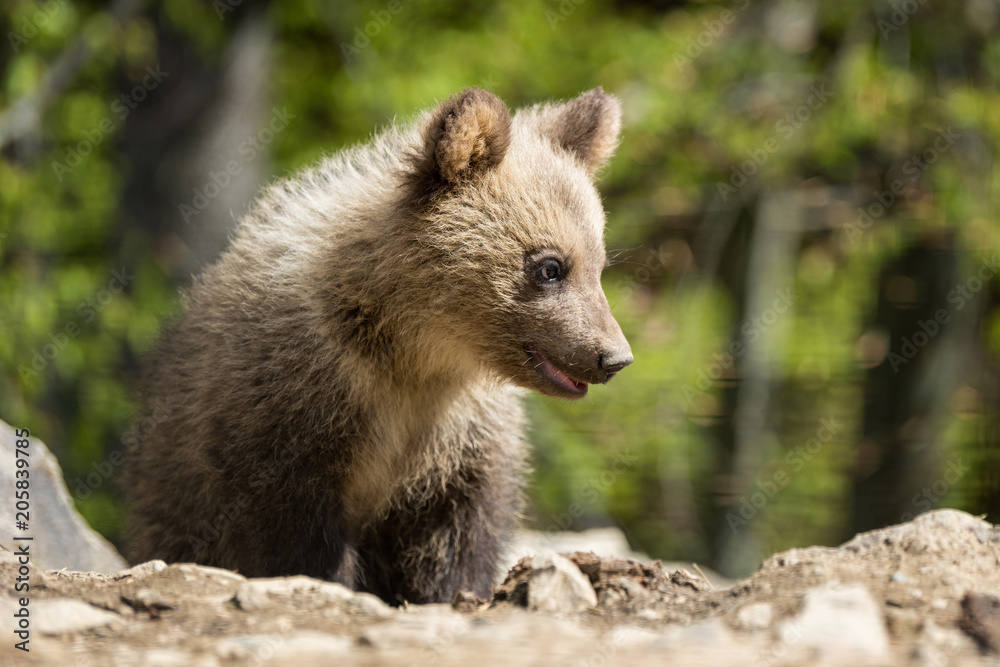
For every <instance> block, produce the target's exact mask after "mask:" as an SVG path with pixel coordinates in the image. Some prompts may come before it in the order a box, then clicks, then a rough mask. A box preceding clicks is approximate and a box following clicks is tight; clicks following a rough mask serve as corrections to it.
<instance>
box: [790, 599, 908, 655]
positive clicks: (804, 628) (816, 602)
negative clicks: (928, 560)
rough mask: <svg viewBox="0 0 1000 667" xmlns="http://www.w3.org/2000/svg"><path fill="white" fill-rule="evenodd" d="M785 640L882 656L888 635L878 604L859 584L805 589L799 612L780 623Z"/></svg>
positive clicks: (826, 649) (831, 650) (824, 649)
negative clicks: (791, 618) (797, 614)
mask: <svg viewBox="0 0 1000 667" xmlns="http://www.w3.org/2000/svg"><path fill="white" fill-rule="evenodd" d="M781 638H782V641H784V642H785V643H786V644H789V645H792V646H794V645H800V646H804V647H811V648H817V649H820V650H821V652H823V653H837V652H848V653H852V654H858V655H859V656H861V657H864V658H867V659H872V660H881V659H885V658H886V657H887V656H888V655H889V637H888V635H887V634H886V630H885V619H884V618H883V617H882V613H881V610H880V608H879V605H878V604H877V603H876V602H875V599H874V598H873V597H872V594H871V593H870V592H869V591H868V589H867V588H865V587H864V586H861V585H860V584H850V585H843V586H836V587H824V588H813V589H810V590H809V591H806V595H805V604H804V606H803V609H802V613H800V614H799V616H798V617H796V618H795V619H793V620H791V621H789V622H787V623H785V624H784V625H783V626H782V630H781Z"/></svg>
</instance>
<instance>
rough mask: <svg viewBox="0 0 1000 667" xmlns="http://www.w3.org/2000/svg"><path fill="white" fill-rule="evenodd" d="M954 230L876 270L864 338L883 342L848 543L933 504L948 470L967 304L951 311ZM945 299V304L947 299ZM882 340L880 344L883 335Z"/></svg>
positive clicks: (871, 386) (859, 456)
mask: <svg viewBox="0 0 1000 667" xmlns="http://www.w3.org/2000/svg"><path fill="white" fill-rule="evenodd" d="M955 244H956V241H955V238H954V236H953V235H952V234H937V235H934V236H928V237H925V238H923V239H921V240H920V241H919V242H918V243H916V244H915V245H913V246H912V247H910V248H909V249H907V250H906V251H905V252H904V253H903V255H902V256H900V257H899V258H897V259H895V260H893V261H891V262H890V263H889V264H888V265H887V266H885V268H884V269H883V270H882V272H881V275H880V276H879V281H878V305H877V307H876V313H875V318H874V322H872V325H871V327H870V328H869V333H868V335H873V336H878V337H882V340H884V341H886V344H887V345H888V351H887V355H886V358H885V360H884V361H883V362H882V363H880V364H878V365H877V366H874V367H873V368H870V369H869V370H868V371H867V372H866V374H865V375H866V377H865V390H864V415H863V420H862V434H861V436H862V437H861V442H860V444H859V446H858V450H857V452H856V468H855V479H854V485H853V509H852V513H851V516H850V522H849V524H848V525H847V526H846V531H845V537H849V536H851V535H854V534H856V533H858V532H862V531H866V530H872V529H876V528H881V527H883V526H886V525H892V524H896V523H900V522H901V521H906V520H909V519H910V518H912V517H913V516H915V515H916V514H919V513H920V512H922V511H926V510H929V509H931V508H932V507H936V506H937V504H938V501H940V499H941V495H943V494H941V493H940V490H941V485H938V486H937V491H935V482H936V481H937V480H938V479H940V478H941V477H942V474H944V473H945V472H946V466H945V464H944V463H943V462H942V461H941V457H940V452H939V450H938V446H937V442H938V436H939V433H940V430H941V427H942V423H943V419H942V418H943V417H944V416H945V415H946V414H947V411H948V408H949V397H950V395H951V393H952V389H953V388H954V384H955V379H956V377H957V375H958V372H959V369H960V368H961V366H962V358H963V350H962V349H961V348H962V345H961V343H962V341H963V339H964V338H965V336H964V335H963V334H964V332H965V331H967V327H966V321H967V319H968V317H967V316H968V315H969V314H970V313H971V311H973V310H974V308H971V307H969V306H971V304H966V307H965V308H962V309H958V308H957V303H956V301H955V296H954V295H955V292H953V291H952V290H954V289H955V288H956V287H957V286H958V285H959V284H960V280H959V274H958V252H957V249H956V247H955ZM949 294H951V295H952V299H949ZM886 337H887V338H886Z"/></svg>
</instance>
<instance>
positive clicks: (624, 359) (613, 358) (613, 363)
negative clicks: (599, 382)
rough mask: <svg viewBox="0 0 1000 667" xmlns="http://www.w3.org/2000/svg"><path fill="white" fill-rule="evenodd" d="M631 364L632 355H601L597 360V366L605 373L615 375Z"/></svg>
mask: <svg viewBox="0 0 1000 667" xmlns="http://www.w3.org/2000/svg"><path fill="white" fill-rule="evenodd" d="M631 363H632V353H631V352H629V353H627V354H622V355H611V354H602V355H601V356H600V357H598V359H597V365H598V366H600V367H601V370H602V371H605V372H607V373H617V372H618V371H620V370H621V369H623V368H625V367H626V366H628V365H629V364H631Z"/></svg>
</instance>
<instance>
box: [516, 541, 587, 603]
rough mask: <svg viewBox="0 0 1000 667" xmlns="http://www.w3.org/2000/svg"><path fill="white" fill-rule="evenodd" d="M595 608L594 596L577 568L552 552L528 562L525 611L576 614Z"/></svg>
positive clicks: (569, 561)
mask: <svg viewBox="0 0 1000 667" xmlns="http://www.w3.org/2000/svg"><path fill="white" fill-rule="evenodd" d="M595 606H597V593H595V592H594V587H593V586H591V585H590V579H588V578H587V575H585V574H584V573H583V572H581V571H580V568H578V567H577V566H576V564H574V563H573V561H571V560H569V559H568V558H566V557H565V556H560V555H559V554H556V553H552V552H551V551H549V552H546V553H542V554H539V555H537V556H535V557H533V558H532V560H531V572H530V573H529V574H528V608H529V609H531V610H532V611H544V612H550V613H575V612H581V611H585V610H587V609H590V608H591V607H595Z"/></svg>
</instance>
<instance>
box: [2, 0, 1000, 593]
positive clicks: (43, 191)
mask: <svg viewBox="0 0 1000 667" xmlns="http://www.w3.org/2000/svg"><path fill="white" fill-rule="evenodd" d="M998 18H1000V8H998V5H997V3H996V2H995V0H958V1H953V0H952V1H946V0H897V1H895V2H860V1H858V0H732V1H731V2H684V1H679V0H678V1H673V0H654V1H651V2H640V1H629V0H620V1H618V2H612V1H610V0H562V1H561V2H557V1H556V0H547V1H542V2H530V1H526V0H519V1H514V2H504V3H489V2H478V1H472V2H469V1H461V2H459V1H458V0H441V1H436V2H431V1H427V2H419V1H416V0H414V1H412V2H410V1H406V0H376V1H374V2H345V3H330V2H324V1H323V0H282V1H281V2H277V1H275V2H263V1H255V0H242V1H241V0H212V1H209V0H159V1H151V2H139V1H128V0H124V1H120V2H115V3H112V4H110V5H106V4H104V3H99V2H87V1H82V2H71V1H69V0H47V1H45V2H38V3H36V2H30V1H24V0H5V1H4V3H3V4H2V9H0V28H2V31H0V33H2V35H3V36H4V38H3V40H2V43H0V151H2V153H0V258H2V270H0V418H3V419H4V420H6V421H8V422H9V423H11V424H13V425H15V426H17V427H27V428H30V429H31V432H32V434H34V435H37V436H39V437H40V438H41V439H43V440H44V441H45V442H47V443H48V445H49V446H50V448H51V449H52V450H53V451H54V452H55V453H56V455H57V456H58V457H59V459H60V461H61V462H62V464H63V466H64V472H65V475H66V480H67V484H68V486H69V489H70V491H71V493H72V495H73V496H74V499H75V500H76V502H77V505H78V507H79V509H80V511H81V512H82V513H83V515H84V516H85V517H86V518H87V519H88V520H89V521H90V522H91V524H92V525H93V526H95V527H96V528H97V529H98V530H100V531H101V532H102V533H104V534H105V535H106V536H108V537H109V538H110V539H112V540H113V541H116V540H118V539H119V538H120V526H121V513H122V507H121V504H120V494H119V489H118V488H117V486H116V484H117V477H118V462H120V458H119V455H118V454H116V453H120V452H122V451H123V450H124V448H125V444H124V443H127V442H128V441H129V439H130V438H136V437H141V433H140V432H139V431H137V430H136V429H135V428H132V429H131V430H130V418H131V415H132V413H133V409H134V401H133V397H134V396H135V392H136V389H137V378H138V370H139V368H140V366H141V363H142V360H143V358H144V357H145V356H146V355H147V354H148V353H149V351H150V349H151V347H152V345H153V344H154V343H155V340H156V336H157V332H158V330H159V328H160V327H161V326H162V324H163V322H165V321H166V320H167V319H169V318H170V317H171V316H173V315H175V314H176V313H177V312H178V309H179V305H180V301H179V291H178V290H179V289H180V288H182V287H183V286H184V285H185V284H187V283H188V282H189V281H190V279H191V276H192V274H194V273H196V272H197V271H198V270H199V267H200V266H202V265H203V264H204V263H205V262H209V261H211V260H212V259H213V258H214V257H215V256H216V255H217V254H218V253H219V251H220V249H221V248H222V247H223V246H224V244H225V241H226V236H227V233H228V231H229V230H230V229H231V228H232V226H233V224H234V221H235V220H236V219H238V217H239V216H240V214H241V212H242V211H243V210H245V208H246V206H247V204H248V202H249V201H250V199H251V198H252V197H253V196H254V193H255V192H256V191H257V189H258V188H259V187H260V185H261V184H263V183H266V182H267V181H268V180H270V179H272V178H275V177H277V176H281V175H286V174H289V173H292V172H294V171H295V170H297V169H299V168H301V167H303V166H305V165H308V164H310V163H312V162H314V161H316V160H317V159H319V158H320V156H322V155H323V154H327V153H330V152H334V151H337V150H338V149H340V148H341V147H343V146H346V145H349V144H352V143H355V142H360V141H364V140H366V138H367V137H369V136H370V135H371V133H372V132H373V131H375V130H376V129H377V128H378V127H383V126H385V125H386V124H388V123H390V122H393V121H394V120H396V121H405V120H406V119H407V118H408V117H410V116H412V115H413V114H414V113H416V112H417V111H419V110H420V109H423V108H426V107H429V106H431V105H434V104H435V103H436V102H437V101H439V100H441V99H443V98H445V97H447V96H448V95H449V94H451V93H453V92H455V91H458V90H460V89H462V88H463V87H466V86H471V85H477V86H481V87H485V88H488V89H490V90H492V91H494V92H496V93H497V94H498V95H500V96H501V97H502V98H503V99H504V100H505V101H506V102H507V103H508V105H510V106H511V107H517V106H521V105H524V104H529V103H534V102H537V101H542V100H547V99H552V98H566V97H570V96H574V95H576V94H578V93H579V92H581V91H583V90H586V89H589V88H592V87H595V86H603V87H604V88H605V89H606V90H609V91H611V92H613V93H615V94H617V95H618V96H620V98H621V99H622V102H623V105H624V109H625V118H624V134H623V138H622V142H621V146H620V149H619V151H618V154H617V156H616V158H615V159H614V161H613V163H612V164H611V166H610V167H609V168H608V169H607V170H606V171H605V172H604V173H603V174H602V177H601V182H600V190H601V192H602V194H603V196H604V199H605V203H606V208H607V211H608V219H609V225H608V231H607V241H608V246H609V248H610V250H611V253H612V255H613V256H614V257H615V259H616V263H615V265H614V266H613V267H611V268H610V269H608V271H607V272H606V274H605V278H604V281H605V290H606V292H607V294H608V297H609V300H610V301H611V303H612V306H613V309H614V311H615V313H616V315H617V317H618V318H619V320H620V322H621V323H622V326H623V328H624V329H625V331H626V334H627V335H628V336H629V338H630V340H631V342H632V345H633V349H634V353H635V359H636V361H635V364H634V365H633V366H632V367H631V368H629V369H628V370H627V371H625V372H623V373H622V374H621V375H620V376H619V377H618V378H616V379H615V381H614V382H613V383H611V384H610V385H609V386H607V387H595V388H594V390H593V391H592V392H591V395H590V397H589V398H588V399H587V400H586V401H583V402H579V403H568V402H560V401H558V400H552V399H545V398H540V397H537V396H535V397H532V398H531V399H530V409H531V414H532V418H533V440H534V443H535V445H536V449H535V455H534V467H535V473H534V476H533V478H532V483H531V487H530V494H531V499H532V507H531V515H530V519H529V523H530V524H531V525H532V526H533V527H535V528H537V529H539V530H556V529H568V530H579V529H584V528H589V527H595V526H607V525H618V526H620V527H621V528H622V529H623V530H624V531H625V534H626V535H627V536H628V539H629V541H630V543H631V545H632V547H633V548H635V549H638V550H642V551H645V552H646V553H648V554H649V555H651V556H653V557H660V558H664V559H671V560H698V561H700V562H703V563H707V564H709V565H711V566H713V567H715V568H716V569H718V570H720V571H721V572H723V573H724V574H728V575H741V574H745V573H747V572H749V571H750V570H752V568H754V567H755V566H756V565H757V564H758V563H759V562H760V560H761V559H762V558H763V557H766V556H767V555H769V554H770V553H772V552H774V551H776V550H779V549H785V548H789V547H792V546H803V545H809V544H831V545H832V544H836V543H839V542H840V541H842V540H844V539H845V538H847V537H849V536H850V535H852V534H854V533H855V532H857V531H860V530H868V529H873V528H878V527H881V526H883V525H886V524H892V523H898V522H900V521H904V520H907V519H909V518H911V517H912V516H914V515H916V514H918V513H920V512H923V511H927V510H929V509H931V508H934V507H938V506H951V507H958V508H962V509H965V510H968V511H971V512H974V513H981V514H987V515H988V518H990V519H991V520H994V521H996V520H997V517H998V512H1000V450H998V449H997V442H998V439H1000V420H998V413H997V409H998V400H1000V365H998V364H1000V358H998V354H1000V308H998V307H1000V303H998V298H1000V297H998V289H997V288H998V284H1000V283H998V278H997V274H998V272H1000V264H998V260H997V253H998V251H1000V226H998V224H997V220H996V213H997V203H998V201H997V197H998V186H1000V179H998V172H997V170H996V168H995V160H996V157H997V151H998V141H1000V112H998V111H997V110H998V109H1000V92H998V86H997V84H998V82H1000V41H998V39H997V36H998Z"/></svg>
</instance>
